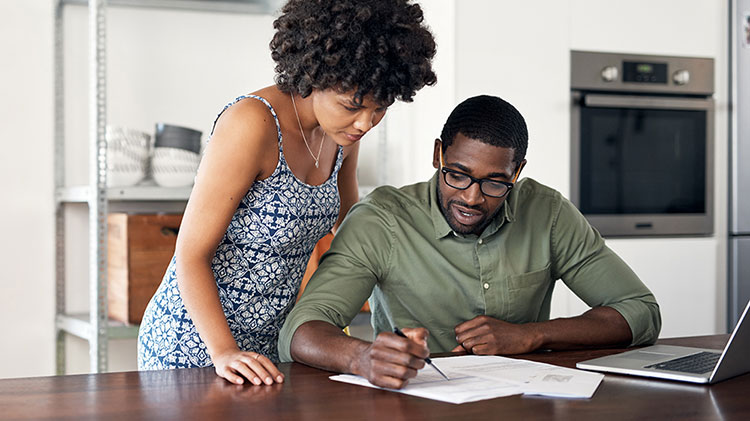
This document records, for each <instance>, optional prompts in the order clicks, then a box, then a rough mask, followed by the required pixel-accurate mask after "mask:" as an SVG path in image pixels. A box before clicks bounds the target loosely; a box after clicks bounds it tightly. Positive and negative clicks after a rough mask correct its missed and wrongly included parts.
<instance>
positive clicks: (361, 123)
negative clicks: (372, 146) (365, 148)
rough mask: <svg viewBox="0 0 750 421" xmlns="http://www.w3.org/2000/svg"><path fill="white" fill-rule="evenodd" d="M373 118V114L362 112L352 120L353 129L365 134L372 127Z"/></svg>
mask: <svg viewBox="0 0 750 421" xmlns="http://www.w3.org/2000/svg"><path fill="white" fill-rule="evenodd" d="M374 118H375V114H374V113H369V112H364V113H362V114H360V115H359V116H357V119H356V120H354V128H355V129H357V130H360V131H362V132H363V133H366V132H368V131H369V130H370V129H372V127H373V126H374V124H373V120H374Z"/></svg>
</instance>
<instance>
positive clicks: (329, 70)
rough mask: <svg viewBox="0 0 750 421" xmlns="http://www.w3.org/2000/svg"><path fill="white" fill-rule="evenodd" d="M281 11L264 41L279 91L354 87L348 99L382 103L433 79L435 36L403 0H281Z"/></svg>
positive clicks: (409, 94) (402, 96)
mask: <svg viewBox="0 0 750 421" xmlns="http://www.w3.org/2000/svg"><path fill="white" fill-rule="evenodd" d="M281 13H282V14H281V16H279V18H278V19H276V20H275V21H274V23H273V27H274V28H275V29H276V34H275V35H274V37H273V39H272V40H271V43H270V47H271V57H272V58H273V60H274V61H275V62H276V77H275V80H276V85H277V86H278V87H279V89H280V90H281V91H283V92H290V91H291V92H295V93H297V94H299V95H301V96H302V97H303V98H304V97H307V96H308V95H310V93H312V90H313V89H319V90H324V89H329V88H333V89H336V90H338V91H339V92H349V91H351V90H353V89H356V92H355V94H354V101H355V102H356V103H361V102H362V99H363V97H365V96H367V95H372V96H373V99H374V100H375V102H376V103H378V104H381V105H386V106H388V105H391V104H392V103H393V102H394V101H395V100H396V99H398V100H401V101H404V102H411V101H412V97H413V96H414V94H415V93H416V92H417V91H418V90H419V89H421V88H423V87H424V86H425V85H434V84H435V82H436V81H437V77H436V76H435V73H434V72H433V70H432V58H433V57H434V56H435V51H436V46H435V40H434V38H433V36H432V33H431V32H430V31H429V29H428V28H427V26H426V25H425V24H424V22H423V20H424V16H423V13H422V8H421V7H420V6H419V5H418V4H412V3H411V1H410V0H289V1H287V3H286V4H285V5H284V7H283V8H282V9H281Z"/></svg>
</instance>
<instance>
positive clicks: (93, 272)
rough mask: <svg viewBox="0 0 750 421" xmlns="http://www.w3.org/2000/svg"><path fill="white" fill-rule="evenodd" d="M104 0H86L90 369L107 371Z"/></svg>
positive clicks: (97, 371) (92, 370)
mask: <svg viewBox="0 0 750 421" xmlns="http://www.w3.org/2000/svg"><path fill="white" fill-rule="evenodd" d="M106 79H107V78H106V0H89V81H90V85H89V141H90V149H89V162H90V167H89V185H90V186H91V188H90V189H89V198H88V205H89V288H90V289H89V303H90V305H89V307H90V310H89V314H90V316H89V317H90V323H91V332H90V336H89V356H90V369H91V372H93V373H100V372H104V371H106V370H107V333H108V329H107V328H108V324H107V322H108V318H107V141H106V139H105V132H106V126H107V110H106V94H107V89H106V82H107V81H106Z"/></svg>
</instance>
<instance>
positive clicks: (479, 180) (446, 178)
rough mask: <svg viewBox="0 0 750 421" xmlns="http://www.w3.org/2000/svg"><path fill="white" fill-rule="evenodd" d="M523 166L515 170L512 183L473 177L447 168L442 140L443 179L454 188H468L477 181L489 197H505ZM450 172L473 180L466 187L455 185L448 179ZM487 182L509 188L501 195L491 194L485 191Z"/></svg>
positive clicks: (441, 168)
mask: <svg viewBox="0 0 750 421" xmlns="http://www.w3.org/2000/svg"><path fill="white" fill-rule="evenodd" d="M522 167H523V165H519V166H518V168H516V171H514V173H515V175H514V176H513V182H512V183H511V182H508V181H500V180H492V179H489V178H475V177H472V176H470V175H469V174H466V173H463V172H461V171H457V170H452V169H450V168H445V161H444V158H443V143H442V142H440V172H441V173H442V174H443V181H445V184H447V185H448V186H449V187H451V188H454V189H456V190H466V189H468V188H469V187H471V185H472V184H474V183H477V184H479V191H481V192H482V194H483V195H485V196H489V197H495V198H498V199H499V198H502V197H505V196H507V195H508V193H510V191H511V190H512V189H513V186H514V185H515V181H516V180H517V179H518V176H519V174H520V173H521V168H522ZM448 173H451V174H458V175H461V176H464V177H468V178H469V180H470V181H471V182H470V183H469V184H467V185H466V187H456V186H454V185H453V184H451V183H450V182H449V181H448ZM487 182H489V183H500V184H503V185H504V186H505V187H507V190H505V193H503V194H501V195H500V196H498V195H494V194H489V193H487V192H485V191H484V183H487Z"/></svg>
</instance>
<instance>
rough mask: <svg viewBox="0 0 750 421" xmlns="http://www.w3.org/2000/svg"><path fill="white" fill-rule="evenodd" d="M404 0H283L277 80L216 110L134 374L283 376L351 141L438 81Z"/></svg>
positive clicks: (347, 179) (347, 197) (418, 14)
mask: <svg viewBox="0 0 750 421" xmlns="http://www.w3.org/2000/svg"><path fill="white" fill-rule="evenodd" d="M422 19H423V17H422V10H421V8H420V7H419V6H418V5H416V4H410V3H409V1H408V0H369V1H368V0H344V1H341V0H290V1H289V2H288V3H286V5H285V6H284V7H283V9H282V14H281V16H280V17H279V18H278V19H277V20H276V21H275V22H274V28H275V29H276V34H275V35H274V37H273V40H272V41H271V43H270V47H271V52H272V53H271V55H272V57H273V59H274V61H275V62H276V78H275V81H276V84H275V85H273V86H269V87H266V88H263V89H261V90H259V91H256V92H254V93H253V94H250V95H246V96H241V97H239V98H237V99H236V100H235V101H233V102H232V103H230V104H229V105H227V106H226V107H225V108H224V110H223V111H222V112H221V113H220V114H219V117H217V119H216V122H215V123H214V129H213V131H212V135H211V141H210V142H209V144H208V146H207V147H206V151H205V153H204V156H203V158H202V161H201V165H200V169H199V171H198V175H197V177H196V181H195V186H194V187H193V191H192V193H191V195H190V199H189V201H188V204H187V207H186V209H185V214H184V217H183V221H182V226H181V227H180V234H179V236H178V239H177V247H176V251H175V256H174V257H173V259H172V262H171V263H170V265H169V267H168V269H167V272H166V274H165V275H164V279H163V281H162V283H161V285H160V286H159V289H158V290H157V291H156V293H155V295H154V297H153V298H152V299H151V302H150V303H149V305H148V307H147V309H146V312H145V314H144V318H143V322H142V323H141V328H140V332H139V336H138V366H139V368H140V369H166V368H182V367H204V366H210V365H214V366H215V367H216V373H217V374H218V375H219V376H221V377H224V378H225V379H227V380H229V381H230V382H233V383H236V384H242V383H243V382H244V381H245V380H248V381H250V382H252V383H253V384H256V385H259V384H273V383H275V382H282V381H283V375H282V374H281V373H280V372H279V370H278V369H277V368H276V366H275V365H274V362H277V361H278V355H277V349H276V346H277V340H278V332H279V330H280V329H281V326H282V325H283V323H284V320H285V318H286V315H287V314H288V312H289V310H290V309H291V307H292V306H293V305H294V302H295V300H296V296H297V292H298V289H299V285H300V282H301V279H302V276H303V274H304V271H305V267H306V264H307V261H308V259H309V256H310V254H311V252H312V250H313V248H314V246H315V244H316V242H317V241H318V240H319V239H320V238H322V237H323V236H324V235H325V234H326V233H327V232H329V231H331V230H334V231H335V229H336V228H337V227H338V224H339V223H340V222H341V220H342V219H343V217H344V216H345V215H346V213H347V211H348V210H349V208H350V207H351V206H352V205H353V204H354V202H356V200H357V181H356V168H357V154H358V141H359V140H360V139H361V137H362V136H364V135H365V134H366V133H367V132H368V131H369V130H370V129H371V128H372V127H374V126H375V125H377V124H378V123H379V122H380V120H381V119H382V118H383V116H384V114H385V112H386V109H387V108H388V106H389V105H391V104H392V103H393V102H394V101H395V100H396V99H400V100H402V101H407V102H408V101H411V100H412V97H413V95H414V94H415V93H416V91H417V90H419V89H421V88H422V87H424V86H425V85H432V84H434V83H435V81H436V77H435V74H434V72H433V71H432V66H431V60H432V58H433V56H434V54H435V42H434V40H433V38H432V35H431V34H430V32H429V30H428V29H427V28H426V27H425V26H424V25H423V23H422Z"/></svg>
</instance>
